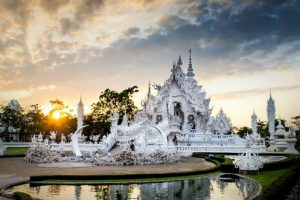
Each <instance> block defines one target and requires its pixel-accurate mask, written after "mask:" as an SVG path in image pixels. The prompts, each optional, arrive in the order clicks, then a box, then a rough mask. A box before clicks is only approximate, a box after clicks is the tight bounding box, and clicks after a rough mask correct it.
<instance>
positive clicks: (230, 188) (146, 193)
mask: <svg viewBox="0 0 300 200" xmlns="http://www.w3.org/2000/svg"><path fill="white" fill-rule="evenodd" d="M257 188H258V187H257V184H256V183H255V182H254V181H252V180H250V179H244V178H240V179H237V180H234V181H232V182H228V181H223V180H220V179H219V176H210V177H201V178H194V179H187V180H180V181H170V182H159V183H138V184H110V185H101V184H99V185H43V186H33V187H31V186H30V185H29V184H23V185H18V186H14V187H12V188H10V189H8V190H7V191H6V192H7V193H13V192H16V191H21V192H25V193H28V194H30V195H31V196H32V197H35V198H39V199H51V200H66V199H76V200H80V199H81V200H87V199H97V200H100V199H101V200H102V199H107V200H108V199H117V200H119V199H143V200H156V199H170V200H171V199H188V200H192V199H199V200H200V199H222V200H226V199H230V200H233V199H245V198H246V197H248V196H249V195H250V194H252V195H253V194H255V193H256V191H257Z"/></svg>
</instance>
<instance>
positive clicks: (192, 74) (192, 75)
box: [186, 49, 195, 78]
mask: <svg viewBox="0 0 300 200" xmlns="http://www.w3.org/2000/svg"><path fill="white" fill-rule="evenodd" d="M189 53H190V58H189V66H188V70H187V73H186V75H187V77H191V78H192V77H194V76H195V74H194V70H193V65H192V50H191V49H190V50H189Z"/></svg>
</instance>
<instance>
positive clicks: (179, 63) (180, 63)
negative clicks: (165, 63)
mask: <svg viewBox="0 0 300 200" xmlns="http://www.w3.org/2000/svg"><path fill="white" fill-rule="evenodd" d="M177 65H178V66H181V65H182V61H181V56H180V55H179V58H178V61H177Z"/></svg>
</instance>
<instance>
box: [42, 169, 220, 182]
mask: <svg viewBox="0 0 300 200" xmlns="http://www.w3.org/2000/svg"><path fill="white" fill-rule="evenodd" d="M218 174H221V172H220V171H217V172H211V173H206V174H199V175H189V176H174V177H161V178H137V179H107V180H106V179H105V180H93V179H91V180H88V179H87V180H78V179H74V180H70V179H68V180H67V179H65V180H64V179H48V180H45V181H44V182H46V183H64V182H65V183H68V182H74V183H76V182H78V183H79V182H81V183H90V182H95V183H116V182H117V183H130V182H165V181H178V180H186V179H194V178H199V177H205V176H213V175H218Z"/></svg>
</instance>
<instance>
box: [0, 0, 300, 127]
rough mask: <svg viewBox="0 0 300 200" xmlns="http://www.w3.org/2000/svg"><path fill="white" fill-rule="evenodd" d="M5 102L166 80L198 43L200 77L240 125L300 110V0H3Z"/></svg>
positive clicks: (71, 100) (92, 97)
mask: <svg viewBox="0 0 300 200" xmlns="http://www.w3.org/2000/svg"><path fill="white" fill-rule="evenodd" d="M0 13H1V15H0V36H1V37H0V88H1V89H0V103H1V104H2V105H6V104H7V102H8V101H9V100H10V99H12V98H14V99H17V100H19V102H20V103H21V104H22V105H23V106H28V105H30V104H34V103H38V104H40V105H42V106H43V109H44V110H47V108H48V106H49V100H51V99H57V98H58V99H60V100H62V101H64V102H65V103H66V104H67V105H70V107H72V108H75V109H76V104H77V103H78V101H79V98H80V95H82V98H83V101H84V103H85V106H86V107H85V109H86V110H89V105H90V104H91V103H93V102H96V101H97V98H98V96H99V94H100V92H101V91H103V90H104V89H106V88H110V89H114V90H117V91H121V90H123V89H126V88H127V87H130V86H133V85H137V86H138V87H139V89H140V93H139V94H137V95H136V97H135V102H136V103H137V105H139V104H140V100H141V99H142V98H144V96H145V94H146V90H147V85H148V81H151V83H160V84H162V83H163V82H164V81H165V80H166V79H167V78H168V77H169V75H170V69H171V66H172V63H173V60H176V59H177V57H178V55H179V54H180V55H181V56H182V59H183V66H184V70H186V69H187V64H188V50H189V49H192V59H193V66H194V71H195V73H196V79H197V80H198V82H199V84H201V85H203V87H204V89H205V90H206V91H207V95H208V96H209V97H211V107H213V113H214V114H215V113H217V112H218V110H219V109H220V108H221V107H222V108H223V110H224V111H225V112H226V113H227V114H228V116H229V117H230V118H231V119H232V123H233V125H234V126H242V125H246V126H250V116H251V114H252V112H253V110H254V109H255V111H256V113H257V115H258V118H259V119H262V120H266V103H267V99H268V97H269V91H270V88H271V89H272V95H273V97H274V99H275V103H276V108H277V113H276V114H277V116H278V117H281V118H285V119H289V118H290V117H292V116H295V115H300V106H299V102H300V1H297V0H291V1H279V0H273V1H272V0H268V1H267V0H266V1H261V0H244V1H242V0H239V1H231V0H205V1H204V0H203V1H193V0H157V1H156V0H149V1H147V0H107V1H104V0H81V1H71V0H69V1H68V0H51V1H46V0H44V1H42V0H27V1H22V0H2V1H0Z"/></svg>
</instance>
